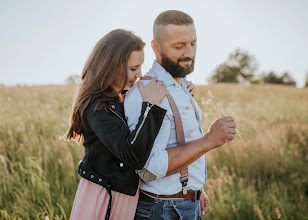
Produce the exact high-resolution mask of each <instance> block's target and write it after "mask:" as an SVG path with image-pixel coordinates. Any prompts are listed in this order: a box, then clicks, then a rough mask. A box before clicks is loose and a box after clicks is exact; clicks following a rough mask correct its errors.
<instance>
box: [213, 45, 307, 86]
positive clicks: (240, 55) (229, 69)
mask: <svg viewBox="0 0 308 220" xmlns="http://www.w3.org/2000/svg"><path fill="white" fill-rule="evenodd" d="M256 71H257V61H256V59H255V57H254V56H252V55H250V54H248V53H247V52H245V51H243V50H241V49H236V50H235V51H234V52H233V53H231V54H230V55H229V57H228V59H227V60H226V61H225V62H223V63H222V64H220V65H219V66H218V67H217V68H216V69H215V70H214V71H213V73H212V75H211V76H210V77H209V81H210V82H214V83H218V82H231V83H248V84H250V83H260V84H261V83H269V84H284V85H290V86H296V82H295V80H294V79H293V78H292V77H291V76H290V74H289V73H288V72H284V73H283V74H282V75H281V76H279V75H278V74H277V73H275V72H273V71H270V72H268V73H262V74H261V75H256ZM305 87H308V73H307V77H306V82H305Z"/></svg>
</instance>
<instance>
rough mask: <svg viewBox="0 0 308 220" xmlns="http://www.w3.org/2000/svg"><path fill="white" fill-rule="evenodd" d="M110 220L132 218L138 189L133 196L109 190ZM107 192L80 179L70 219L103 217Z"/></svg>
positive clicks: (82, 219) (106, 203)
mask: <svg viewBox="0 0 308 220" xmlns="http://www.w3.org/2000/svg"><path fill="white" fill-rule="evenodd" d="M111 195H112V203H111V213H110V219H111V220H118V219H127V220H130V219H134V217H135V213H136V207H137V203H138V198H139V190H138V192H137V194H136V195H135V196H129V195H126V194H123V193H119V192H116V191H111ZM108 202H109V194H108V192H107V190H106V189H105V188H104V187H102V186H100V185H98V184H95V183H92V182H91V181H89V180H86V179H84V178H81V179H80V182H79V186H78V189H77V192H76V195H75V200H74V203H73V207H72V211H71V215H70V219H71V220H79V219H80V220H84V219H91V220H96V219H105V216H106V212H107V206H108Z"/></svg>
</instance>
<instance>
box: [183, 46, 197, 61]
mask: <svg viewBox="0 0 308 220" xmlns="http://www.w3.org/2000/svg"><path fill="white" fill-rule="evenodd" d="M184 56H185V57H189V58H193V57H194V56H195V50H194V47H192V46H191V45H189V46H187V47H186V50H185V53H184Z"/></svg>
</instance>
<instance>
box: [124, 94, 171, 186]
mask: <svg viewBox="0 0 308 220" xmlns="http://www.w3.org/2000/svg"><path fill="white" fill-rule="evenodd" d="M142 102H143V99H142V96H141V94H140V92H139V89H138V88H134V89H133V91H130V93H129V94H128V95H127V97H126V98H125V102H124V110H125V116H126V119H127V123H128V127H129V129H130V130H131V131H132V130H134V129H135V126H136V124H137V123H138V116H137V114H136V113H137V112H140V109H141V104H142ZM170 128H171V122H170V119H169V118H168V116H167V115H165V117H164V120H163V123H162V126H161V128H160V131H159V132H158V135H157V137H156V139H155V141H154V145H153V148H152V151H151V154H150V156H149V158H148V160H147V162H146V164H145V166H144V169H143V171H142V172H150V173H151V176H152V177H153V178H151V180H150V181H152V180H156V179H160V178H162V177H164V176H166V173H167V171H168V163H169V161H168V152H167V150H166V148H167V144H168V140H169V136H170ZM139 176H140V177H141V179H143V180H144V181H145V182H148V181H147V180H145V179H144V178H142V174H141V173H139Z"/></svg>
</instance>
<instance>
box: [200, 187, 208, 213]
mask: <svg viewBox="0 0 308 220" xmlns="http://www.w3.org/2000/svg"><path fill="white" fill-rule="evenodd" d="M210 204H211V202H210V200H209V198H208V197H207V195H206V194H205V192H204V191H203V189H202V193H201V196H200V206H201V214H202V215H205V213H207V211H208V210H209V207H210Z"/></svg>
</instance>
